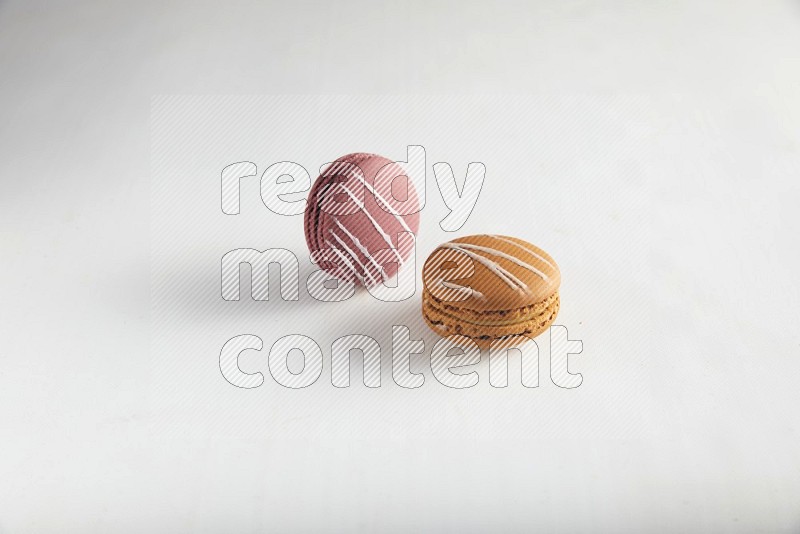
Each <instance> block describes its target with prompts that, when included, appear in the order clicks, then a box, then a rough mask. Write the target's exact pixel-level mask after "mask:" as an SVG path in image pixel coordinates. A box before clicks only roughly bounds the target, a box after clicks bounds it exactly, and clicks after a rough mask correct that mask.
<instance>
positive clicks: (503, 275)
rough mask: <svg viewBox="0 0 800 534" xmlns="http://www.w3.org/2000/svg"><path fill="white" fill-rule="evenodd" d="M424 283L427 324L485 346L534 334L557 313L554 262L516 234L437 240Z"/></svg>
mask: <svg viewBox="0 0 800 534" xmlns="http://www.w3.org/2000/svg"><path fill="white" fill-rule="evenodd" d="M422 282H423V284H424V290H423V293H422V315H423V316H424V317H425V321H426V322H427V323H428V325H429V326H430V327H431V328H432V329H433V330H434V331H435V332H436V333H437V334H439V335H441V336H449V335H452V334H460V335H463V336H467V337H469V338H471V339H472V340H474V341H475V342H477V343H478V345H479V346H481V347H484V348H485V347H488V346H489V345H490V344H491V343H492V342H493V341H494V340H497V339H501V338H508V339H507V340H504V345H508V344H512V345H513V344H517V343H521V342H523V341H525V339H526V338H534V337H536V336H538V335H539V334H541V333H542V332H544V330H546V329H547V327H549V326H550V325H551V324H552V323H553V320H554V319H555V318H556V315H557V314H558V309H559V296H558V288H559V285H560V284H561V272H560V271H559V270H558V265H556V262H555V261H554V260H553V258H551V257H550V255H549V254H547V253H546V252H545V251H543V250H542V249H540V248H538V247H536V246H534V245H531V244H530V243H528V242H527V241H523V240H522V239H517V238H515V237H506V236H499V235H473V236H467V237H460V238H458V239H454V240H453V241H449V242H447V243H444V244H442V245H439V246H438V247H437V248H436V250H434V251H433V252H432V253H431V255H430V256H429V257H428V259H427V260H426V261H425V266H424V267H423V269H422ZM512 336H517V337H512ZM523 336H524V337H523Z"/></svg>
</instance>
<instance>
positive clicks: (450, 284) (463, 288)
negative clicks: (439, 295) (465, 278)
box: [439, 280, 486, 300]
mask: <svg viewBox="0 0 800 534" xmlns="http://www.w3.org/2000/svg"><path fill="white" fill-rule="evenodd" d="M439 284H440V285H441V286H442V287H446V288H447V289H454V290H456V291H458V292H460V293H463V292H470V293H471V295H472V296H473V297H476V298H479V299H481V300H486V295H484V294H483V293H481V292H480V291H478V290H477V289H473V288H471V287H467V286H462V285H459V284H456V283H453V282H449V281H447V280H439Z"/></svg>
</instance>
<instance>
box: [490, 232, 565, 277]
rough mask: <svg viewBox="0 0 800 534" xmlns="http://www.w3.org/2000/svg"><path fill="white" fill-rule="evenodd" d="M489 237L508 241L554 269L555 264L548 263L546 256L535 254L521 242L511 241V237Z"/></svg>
mask: <svg viewBox="0 0 800 534" xmlns="http://www.w3.org/2000/svg"><path fill="white" fill-rule="evenodd" d="M489 237H493V238H495V239H497V240H498V241H503V242H505V243H508V244H510V245H514V246H515V247H517V248H521V249H522V250H524V251H525V252H527V253H528V254H530V255H531V256H533V257H534V258H537V259H540V260H542V261H543V262H544V263H546V264H547V265H549V266H550V267H552V268H553V269H555V268H556V266H555V265H553V264H552V263H550V262H549V261H548V260H547V258H545V257H543V256H540V255H539V254H537V253H536V252H534V251H533V250H532V249H530V248H528V247H526V246H525V245H521V244H519V243H517V242H516V241H512V240H511V239H506V238H505V237H502V236H499V235H490V236H489Z"/></svg>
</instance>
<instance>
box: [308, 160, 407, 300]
mask: <svg viewBox="0 0 800 534" xmlns="http://www.w3.org/2000/svg"><path fill="white" fill-rule="evenodd" d="M419 211H420V206H419V198H418V196H417V192H416V189H415V188H414V184H413V181H412V179H411V177H409V176H408V175H407V173H406V171H405V170H404V169H403V167H402V166H401V165H400V164H399V163H397V162H394V161H392V160H390V159H387V158H384V157H382V156H378V155H376V154H366V153H356V154H348V155H346V156H342V157H340V158H339V159H337V160H336V161H334V162H333V163H331V164H329V165H328V166H327V167H326V168H325V169H324V170H323V171H322V174H320V176H319V177H318V178H317V180H316V182H315V183H314V185H313V186H312V188H311V191H310V193H309V196H308V203H307V205H306V211H305V219H304V225H305V236H306V243H307V245H308V248H309V250H310V251H311V255H312V258H314V259H315V261H317V262H318V263H319V264H320V267H322V268H323V269H324V270H326V271H328V272H329V273H331V274H332V275H333V276H335V277H336V278H339V279H344V280H348V281H351V282H354V283H360V284H363V285H364V286H367V287H373V286H376V285H378V284H380V283H381V282H382V281H383V280H384V277H385V278H387V279H388V278H390V277H392V276H394V275H395V274H396V273H397V271H398V269H401V268H402V267H403V265H404V264H405V263H406V261H407V260H408V259H409V257H410V255H411V253H412V251H413V249H414V240H413V239H402V240H400V239H398V236H399V235H401V234H403V233H404V232H410V233H411V234H413V235H414V236H416V234H417V231H418V230H419Z"/></svg>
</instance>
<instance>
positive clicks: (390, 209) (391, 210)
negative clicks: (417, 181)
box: [356, 171, 414, 234]
mask: <svg viewBox="0 0 800 534" xmlns="http://www.w3.org/2000/svg"><path fill="white" fill-rule="evenodd" d="M379 172H380V171H379ZM356 178H357V179H358V181H359V182H361V183H362V184H364V187H366V188H367V189H369V192H370V193H372V196H374V197H375V198H376V199H377V200H379V201H380V202H381V204H383V205H384V206H386V210H387V211H388V212H389V213H391V214H392V215H394V217H395V219H397V221H398V222H399V223H400V224H401V225H402V226H403V229H404V230H405V231H406V232H411V228H409V227H408V225H407V224H406V221H405V220H404V219H403V216H402V215H400V213H398V212H397V210H395V209H394V208H393V207H392V206H390V205H389V202H387V201H386V199H385V198H383V197H382V196H381V195H380V193H378V192H377V191H375V188H374V187H372V186H371V185H370V184H368V183H367V181H366V180H365V179H364V177H363V176H361V174H359V173H356ZM409 184H410V181H409ZM409 187H410V185H409ZM411 233H412V234H413V233H414V232H411Z"/></svg>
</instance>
